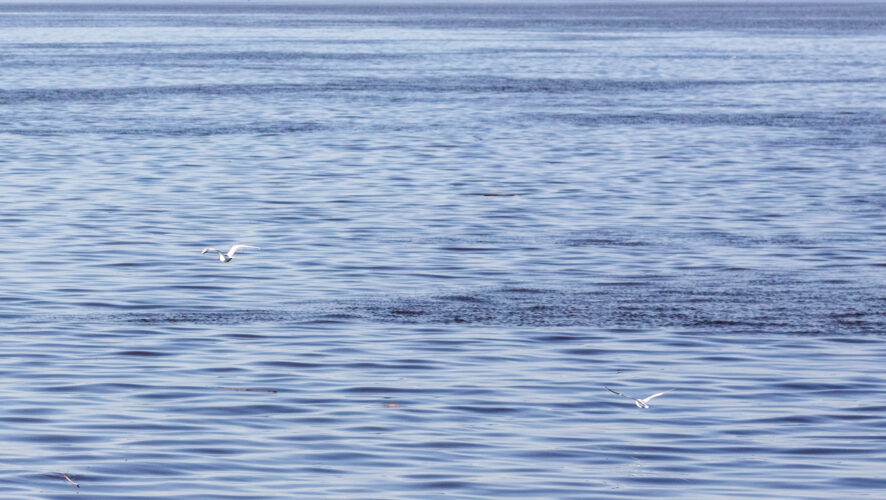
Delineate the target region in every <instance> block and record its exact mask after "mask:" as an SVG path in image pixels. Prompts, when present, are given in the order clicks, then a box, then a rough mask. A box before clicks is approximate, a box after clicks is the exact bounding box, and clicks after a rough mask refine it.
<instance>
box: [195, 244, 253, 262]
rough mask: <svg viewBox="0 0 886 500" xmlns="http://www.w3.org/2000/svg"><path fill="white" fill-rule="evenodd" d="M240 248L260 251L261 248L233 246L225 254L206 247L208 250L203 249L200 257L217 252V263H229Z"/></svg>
mask: <svg viewBox="0 0 886 500" xmlns="http://www.w3.org/2000/svg"><path fill="white" fill-rule="evenodd" d="M241 248H254V249H256V250H261V248H259V247H254V246H252V245H234V246H232V247H231V249H230V250H228V251H227V252H222V251H221V250H219V249H217V248H212V247H208V248H204V249H203V251H202V252H200V255H203V254H204V253H206V252H218V261H219V262H231V259H233V258H234V254H235V253H237V250H240V249H241Z"/></svg>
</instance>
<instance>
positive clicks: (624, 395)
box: [603, 385, 637, 401]
mask: <svg viewBox="0 0 886 500" xmlns="http://www.w3.org/2000/svg"><path fill="white" fill-rule="evenodd" d="M603 387H606V386H605V385H604V386H603ZM606 390H607V391H609V392H611V393H612V394H618V395H619V396H621V397H623V398H628V399H633V400H634V401H636V400H637V398H632V397H630V396H628V395H627V394H622V393H620V392H617V391H613V390H612V389H610V388H608V387H606Z"/></svg>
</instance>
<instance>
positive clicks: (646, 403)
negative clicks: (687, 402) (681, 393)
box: [604, 386, 674, 408]
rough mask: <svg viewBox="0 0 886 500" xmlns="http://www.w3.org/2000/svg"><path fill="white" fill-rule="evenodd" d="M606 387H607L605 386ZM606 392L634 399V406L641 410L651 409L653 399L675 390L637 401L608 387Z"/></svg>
mask: <svg viewBox="0 0 886 500" xmlns="http://www.w3.org/2000/svg"><path fill="white" fill-rule="evenodd" d="M604 387H606V386H604ZM606 390H607V391H609V392H611V393H612V394H618V395H619V396H621V397H624V398H628V399H633V400H634V404H635V405H637V407H639V408H649V402H650V401H652V400H653V399H655V398H657V397H659V396H661V395H662V394H667V393H669V392H671V391H673V390H674V389H668V390H666V391H664V392H659V393H658V394H653V395H652V396H649V397H648V398H643V399H637V398H635V397H632V396H628V395H627V394H622V393H620V392H616V391H613V390H612V389H610V388H608V387H606Z"/></svg>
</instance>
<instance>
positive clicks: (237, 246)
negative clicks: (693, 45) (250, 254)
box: [228, 245, 261, 257]
mask: <svg viewBox="0 0 886 500" xmlns="http://www.w3.org/2000/svg"><path fill="white" fill-rule="evenodd" d="M241 248H254V249H256V250H261V248H259V247H254V246H252V245H234V246H232V247H231V249H230V250H228V256H229V257H233V256H234V254H235V253H236V252H237V250H240V249H241Z"/></svg>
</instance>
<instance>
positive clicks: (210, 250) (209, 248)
mask: <svg viewBox="0 0 886 500" xmlns="http://www.w3.org/2000/svg"><path fill="white" fill-rule="evenodd" d="M206 252H218V250H216V249H215V248H212V247H207V248H204V249H203V251H202V252H200V255H203V254H204V253H206Z"/></svg>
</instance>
